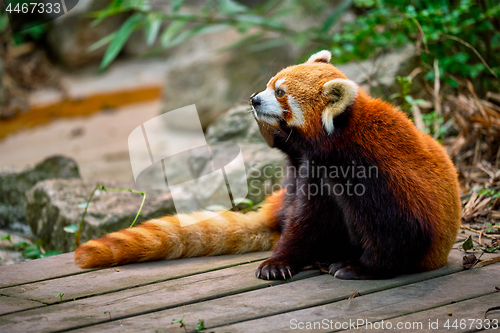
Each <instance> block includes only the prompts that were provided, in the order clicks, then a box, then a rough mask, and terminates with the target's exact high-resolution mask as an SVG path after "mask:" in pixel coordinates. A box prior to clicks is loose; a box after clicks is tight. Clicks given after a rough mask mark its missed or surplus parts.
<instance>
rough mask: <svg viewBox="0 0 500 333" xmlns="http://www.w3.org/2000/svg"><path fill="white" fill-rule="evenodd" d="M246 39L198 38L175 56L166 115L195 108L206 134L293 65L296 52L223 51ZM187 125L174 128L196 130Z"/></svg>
mask: <svg viewBox="0 0 500 333" xmlns="http://www.w3.org/2000/svg"><path fill="white" fill-rule="evenodd" d="M240 38H241V35H239V34H238V33H237V32H235V31H233V30H230V29H228V30H223V31H218V32H213V33H211V34H206V35H203V36H197V37H195V38H192V39H191V40H188V41H187V42H185V43H183V44H182V45H180V46H179V47H178V48H176V49H175V50H173V51H172V54H171V55H170V56H169V61H171V66H170V69H169V70H167V75H166V78H165V85H164V88H163V107H162V110H163V112H168V111H172V110H175V109H178V108H180V107H183V106H186V105H191V104H195V105H196V108H197V110H198V114H199V116H200V121H201V125H202V127H203V128H206V127H207V126H208V125H209V124H210V123H211V122H212V121H214V120H215V119H216V118H217V117H218V116H219V115H220V114H221V113H222V112H224V111H226V110H228V109H229V108H231V107H233V106H234V105H238V104H240V103H242V102H244V101H247V100H248V99H249V97H250V95H251V94H252V93H253V92H255V91H258V90H263V89H264V87H265V85H266V83H267V82H268V81H269V79H270V78H271V76H272V75H274V73H276V72H277V71H279V70H281V69H282V68H284V67H286V66H288V65H290V64H292V63H293V61H294V59H295V51H294V50H293V49H292V47H291V46H279V47H274V48H271V49H267V50H262V51H255V52H250V51H249V50H246V49H232V50H229V51H225V52H222V53H221V52H220V50H221V49H222V48H223V47H224V46H227V45H229V44H231V43H234V42H236V41H238V40H239V39H240ZM190 125H191V124H190V123H189V122H186V121H185V120H184V119H179V121H174V122H170V123H169V124H168V126H171V127H173V128H182V129H192V128H191V126H190Z"/></svg>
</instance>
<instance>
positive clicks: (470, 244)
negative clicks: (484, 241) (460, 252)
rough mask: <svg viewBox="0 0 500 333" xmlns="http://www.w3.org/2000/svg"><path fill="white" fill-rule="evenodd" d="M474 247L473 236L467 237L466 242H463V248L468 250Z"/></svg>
mask: <svg viewBox="0 0 500 333" xmlns="http://www.w3.org/2000/svg"><path fill="white" fill-rule="evenodd" d="M473 247H474V243H473V242H472V237H471V236H469V237H467V239H466V240H465V242H463V244H462V249H464V251H465V252H467V251H469V250H471V249H472V248H473Z"/></svg>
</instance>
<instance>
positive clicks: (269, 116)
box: [254, 88, 283, 126]
mask: <svg viewBox="0 0 500 333" xmlns="http://www.w3.org/2000/svg"><path fill="white" fill-rule="evenodd" d="M255 97H258V98H259V99H260V105H257V106H256V107H255V108H254V110H255V112H254V114H255V115H256V116H257V118H259V119H260V120H262V121H265V122H267V123H269V124H271V125H275V126H276V125H278V119H277V118H281V116H282V114H283V108H282V107H281V104H280V103H279V102H278V100H277V99H276V96H275V95H274V90H273V89H270V88H267V89H266V90H264V91H262V92H260V93H258V94H257V95H256V96H255Z"/></svg>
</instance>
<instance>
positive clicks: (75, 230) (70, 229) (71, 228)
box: [64, 185, 146, 251]
mask: <svg viewBox="0 0 500 333" xmlns="http://www.w3.org/2000/svg"><path fill="white" fill-rule="evenodd" d="M97 190H100V191H105V192H106V191H110V192H131V193H137V194H140V195H142V203H141V206H140V207H139V210H138V211H137V214H136V215H135V218H134V220H133V221H132V223H131V224H130V228H132V227H133V226H134V224H135V221H137V218H138V217H139V216H141V215H143V213H141V210H142V207H143V206H144V202H146V193H144V192H141V191H134V190H131V189H112V188H106V187H104V186H103V185H97V186H96V187H95V188H94V190H93V191H92V193H91V194H90V197H89V200H88V201H87V202H84V203H82V204H80V205H78V208H85V210H84V211H83V214H82V219H81V221H80V223H79V224H78V225H76V224H70V225H68V226H66V227H64V231H65V232H67V233H70V234H75V244H74V246H73V251H74V250H75V249H76V248H77V247H78V246H79V245H80V237H81V231H82V225H83V221H84V219H85V215H86V214H87V209H88V208H89V206H90V202H91V201H92V198H93V197H94V194H95V192H96V191H97Z"/></svg>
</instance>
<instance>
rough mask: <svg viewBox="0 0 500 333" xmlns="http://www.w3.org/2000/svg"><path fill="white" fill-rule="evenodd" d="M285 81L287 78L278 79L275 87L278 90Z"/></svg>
mask: <svg viewBox="0 0 500 333" xmlns="http://www.w3.org/2000/svg"><path fill="white" fill-rule="evenodd" d="M283 83H285V79H279V80H278V81H276V83H275V84H274V88H276V90H278V89H279V87H280V86H281V85H282V84H283Z"/></svg>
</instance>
